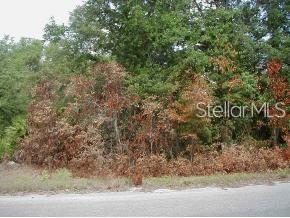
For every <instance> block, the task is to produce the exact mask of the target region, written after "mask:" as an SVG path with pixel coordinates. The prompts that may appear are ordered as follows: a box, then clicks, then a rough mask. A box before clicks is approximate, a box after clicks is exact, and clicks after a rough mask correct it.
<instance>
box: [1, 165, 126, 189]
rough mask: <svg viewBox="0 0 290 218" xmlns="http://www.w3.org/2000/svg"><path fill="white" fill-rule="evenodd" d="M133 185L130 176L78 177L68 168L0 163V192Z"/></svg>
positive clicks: (119, 187) (110, 187) (121, 187)
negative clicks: (50, 170) (53, 169)
mask: <svg viewBox="0 0 290 218" xmlns="http://www.w3.org/2000/svg"><path fill="white" fill-rule="evenodd" d="M130 185H131V182H130V180H129V179H128V178H93V179H88V178H76V177H73V176H72V174H71V172H70V171H68V170H67V169H59V170H57V171H55V172H48V171H47V170H41V169H35V168H32V167H28V166H13V167H7V166H6V165H0V193H4V194H5V193H21V192H42V191H44V192H50V191H52V192H55V191H69V192H79V191H92V190H93V191H106V190H114V191H121V190H125V189H127V188H128V187H129V186H130Z"/></svg>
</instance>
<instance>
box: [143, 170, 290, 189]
mask: <svg viewBox="0 0 290 218" xmlns="http://www.w3.org/2000/svg"><path fill="white" fill-rule="evenodd" d="M273 181H290V168H287V169H280V170H275V171H266V172H259V173H233V174H226V175H223V174H215V175H209V176H190V177H177V176H173V177H172V176H165V177H156V178H152V177H151V178H147V179H144V181H143V186H144V187H147V188H152V187H159V188H186V187H208V186H218V187H237V186H243V185H249V184H264V183H271V182H273Z"/></svg>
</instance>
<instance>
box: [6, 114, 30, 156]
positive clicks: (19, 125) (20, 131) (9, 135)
mask: <svg viewBox="0 0 290 218" xmlns="http://www.w3.org/2000/svg"><path fill="white" fill-rule="evenodd" d="M25 134H26V122H25V118H24V117H22V116H18V117H16V118H14V120H13V121H12V125H11V126H9V127H7V128H6V129H5V131H4V136H3V138H2V139H1V140H0V158H2V157H3V155H4V154H7V155H8V156H9V157H11V156H12V154H13V153H14V151H15V150H16V149H18V148H19V144H20V143H19V142H20V140H21V139H22V138H23V136H24V135H25Z"/></svg>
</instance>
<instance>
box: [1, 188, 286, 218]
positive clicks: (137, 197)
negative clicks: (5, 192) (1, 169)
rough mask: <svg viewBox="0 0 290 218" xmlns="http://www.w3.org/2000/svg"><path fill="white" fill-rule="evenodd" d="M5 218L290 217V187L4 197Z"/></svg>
mask: <svg viewBox="0 0 290 218" xmlns="http://www.w3.org/2000/svg"><path fill="white" fill-rule="evenodd" d="M0 216H290V183H278V184H275V185H257V186H246V187H241V188H228V189H220V188H203V189H191V190H184V191H170V190H156V191H154V192H147V193H146V192H136V191H134V192H133V191H132V192H120V193H117V192H115V193H92V194H57V195H51V196H46V195H29V196H28V195H26V196H0Z"/></svg>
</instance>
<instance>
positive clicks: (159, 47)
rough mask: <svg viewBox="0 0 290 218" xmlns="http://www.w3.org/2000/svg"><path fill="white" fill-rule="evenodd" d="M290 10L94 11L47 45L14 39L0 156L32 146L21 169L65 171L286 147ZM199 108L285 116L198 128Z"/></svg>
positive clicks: (129, 7) (78, 15)
mask: <svg viewBox="0 0 290 218" xmlns="http://www.w3.org/2000/svg"><path fill="white" fill-rule="evenodd" d="M289 9H290V5H289V2H288V1H286V0H270V1H263V0H262V1H261V0H248V1H241V0H202V1H192V0H190V1H189V0H180V1H171V0H166V1H158V0H146V1H142V0H130V1H115V0H87V1H85V2H84V3H83V5H81V6H79V7H78V8H76V9H75V10H74V11H73V12H72V14H71V17H70V23H69V25H67V26H66V25H57V24H56V23H55V21H54V20H53V19H51V20H50V22H49V23H48V24H47V25H46V26H45V34H44V37H43V38H44V39H43V40H33V39H22V40H20V41H19V42H14V41H13V40H11V39H10V38H4V39H2V40H1V41H0V57H1V59H0V65H1V66H0V77H1V80H0V121H1V122H0V136H1V138H2V139H1V141H0V145H1V147H0V148H1V149H0V152H2V153H4V152H6V153H7V152H8V153H10V154H12V153H13V151H14V149H15V148H16V147H17V145H18V144H22V154H19V156H21V157H20V159H21V158H22V159H25V160H28V161H30V162H33V163H38V164H44V165H55V166H58V167H63V166H67V165H68V164H72V165H75V166H76V165H84V166H86V163H87V162H88V161H93V160H95V159H98V161H100V157H102V156H106V155H109V154H125V155H128V156H129V159H130V158H131V159H132V160H133V162H132V163H134V161H136V160H137V159H138V158H139V157H141V156H142V155H144V154H151V155H152V154H154V155H161V154H162V155H164V156H165V157H166V158H169V159H171V158H174V157H178V156H183V157H186V158H188V159H190V160H193V159H194V156H195V154H196V153H199V152H206V151H212V150H217V151H220V150H222V149H223V148H224V146H229V145H231V144H243V145H251V146H255V147H257V148H261V147H272V146H276V145H279V146H287V143H288V145H289V80H290V77H289V76H290V73H289V60H290V50H289V43H290V38H289V31H290V30H289V16H290V15H289ZM36 84H38V85H37V86H36ZM198 102H204V103H206V104H212V105H222V104H223V103H224V102H230V103H231V104H232V105H239V106H242V105H248V106H250V105H251V104H252V103H255V105H262V104H263V103H264V102H269V103H270V109H271V110H270V111H272V112H274V107H273V105H274V104H275V103H277V102H282V103H283V104H284V110H285V111H286V117H284V118H282V119H277V118H267V117H265V116H264V114H263V113H257V114H255V116H254V117H251V116H250V115H247V116H244V117H240V118H233V117H219V118H214V117H213V118H200V117H199V116H197V114H198V113H197V112H198V110H197V103H198ZM23 138H24V139H23ZM20 141H21V143H20ZM83 160H85V162H86V163H84V162H83ZM130 163H131V162H130Z"/></svg>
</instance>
